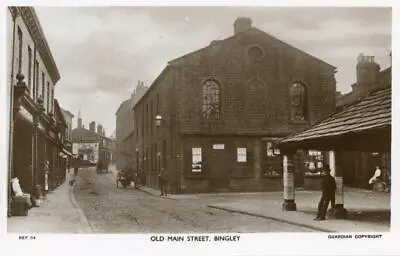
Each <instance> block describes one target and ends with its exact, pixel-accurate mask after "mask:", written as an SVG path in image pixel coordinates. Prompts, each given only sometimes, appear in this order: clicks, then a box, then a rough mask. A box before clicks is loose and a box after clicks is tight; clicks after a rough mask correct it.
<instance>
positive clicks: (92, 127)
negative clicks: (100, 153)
mask: <svg viewBox="0 0 400 256" xmlns="http://www.w3.org/2000/svg"><path fill="white" fill-rule="evenodd" d="M89 130H90V131H91V132H94V133H95V132H96V122H95V121H92V122H91V123H90V124H89Z"/></svg>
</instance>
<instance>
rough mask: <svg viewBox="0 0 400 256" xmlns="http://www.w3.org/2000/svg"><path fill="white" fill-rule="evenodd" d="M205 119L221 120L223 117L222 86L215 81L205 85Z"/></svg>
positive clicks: (207, 82) (208, 81)
mask: <svg viewBox="0 0 400 256" xmlns="http://www.w3.org/2000/svg"><path fill="white" fill-rule="evenodd" d="M202 112H203V118H204V119H211V120H219V119H220V117H221V85H220V84H219V83H218V82H217V81H216V80H214V79H210V80H207V81H205V82H204V84H203V109H202Z"/></svg>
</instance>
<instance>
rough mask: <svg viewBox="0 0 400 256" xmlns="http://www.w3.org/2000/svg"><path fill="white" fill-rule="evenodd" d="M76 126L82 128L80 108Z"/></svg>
mask: <svg viewBox="0 0 400 256" xmlns="http://www.w3.org/2000/svg"><path fill="white" fill-rule="evenodd" d="M78 128H83V127H82V118H81V110H80V109H79V111H78Z"/></svg>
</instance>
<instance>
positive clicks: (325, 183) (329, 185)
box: [314, 165, 336, 220]
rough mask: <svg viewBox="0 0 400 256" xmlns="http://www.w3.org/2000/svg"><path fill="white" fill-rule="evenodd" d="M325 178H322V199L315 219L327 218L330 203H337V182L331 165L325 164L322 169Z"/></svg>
mask: <svg viewBox="0 0 400 256" xmlns="http://www.w3.org/2000/svg"><path fill="white" fill-rule="evenodd" d="M322 173H323V174H322V175H323V178H322V180H321V191H322V195H321V199H320V200H319V203H318V214H317V217H316V218H315V219H314V220H325V219H326V211H327V209H328V206H329V203H331V204H333V205H334V204H335V190H336V182H335V178H333V177H332V176H331V174H330V168H329V166H327V165H326V166H325V168H324V169H323V171H322Z"/></svg>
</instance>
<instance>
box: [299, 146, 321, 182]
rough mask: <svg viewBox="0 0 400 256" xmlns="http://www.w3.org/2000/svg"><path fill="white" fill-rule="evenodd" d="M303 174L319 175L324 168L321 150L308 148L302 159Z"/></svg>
mask: <svg viewBox="0 0 400 256" xmlns="http://www.w3.org/2000/svg"><path fill="white" fill-rule="evenodd" d="M304 167H305V170H306V171H305V175H306V176H313V175H321V172H322V169H323V168H324V156H323V154H322V152H321V151H316V150H309V151H307V152H306V153H305V160H304Z"/></svg>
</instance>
